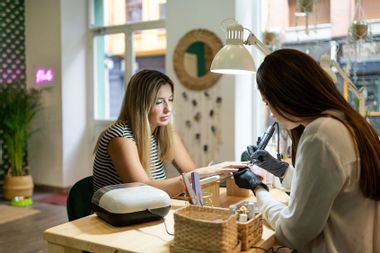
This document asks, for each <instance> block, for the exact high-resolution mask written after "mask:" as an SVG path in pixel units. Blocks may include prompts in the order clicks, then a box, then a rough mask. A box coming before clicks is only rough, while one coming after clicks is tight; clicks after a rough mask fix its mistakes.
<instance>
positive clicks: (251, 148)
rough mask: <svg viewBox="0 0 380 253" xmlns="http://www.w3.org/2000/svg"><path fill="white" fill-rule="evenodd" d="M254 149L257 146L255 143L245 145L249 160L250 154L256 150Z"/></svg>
mask: <svg viewBox="0 0 380 253" xmlns="http://www.w3.org/2000/svg"><path fill="white" fill-rule="evenodd" d="M256 150H257V146H256V145H251V146H248V147H247V153H248V155H249V157H250V160H252V156H253V154H254V153H255V152H256Z"/></svg>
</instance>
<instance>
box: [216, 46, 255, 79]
mask: <svg viewBox="0 0 380 253" xmlns="http://www.w3.org/2000/svg"><path fill="white" fill-rule="evenodd" d="M210 71H211V72H214V73H219V74H252V73H255V72H256V65H255V63H254V61H253V59H252V56H251V54H250V53H249V51H248V50H247V49H246V48H245V46H244V45H231V44H227V45H225V46H224V47H223V48H222V49H220V50H219V52H218V53H217V54H216V55H215V57H214V59H213V61H212V63H211V68H210Z"/></svg>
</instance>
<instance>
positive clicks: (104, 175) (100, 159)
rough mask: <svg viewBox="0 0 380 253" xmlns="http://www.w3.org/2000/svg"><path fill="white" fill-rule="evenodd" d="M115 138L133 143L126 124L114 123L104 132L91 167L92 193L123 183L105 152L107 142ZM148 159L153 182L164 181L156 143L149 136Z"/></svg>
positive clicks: (163, 170) (130, 132) (164, 177)
mask: <svg viewBox="0 0 380 253" xmlns="http://www.w3.org/2000/svg"><path fill="white" fill-rule="evenodd" d="M116 137H125V138H128V139H131V140H133V141H135V139H134V137H133V132H132V130H131V129H130V128H129V127H128V125H127V123H126V122H116V123H115V124H113V125H112V126H111V127H109V128H108V129H107V130H106V132H105V133H104V135H103V136H102V137H101V139H100V142H99V147H98V148H97V150H96V154H95V160H94V166H93V176H94V191H96V190H98V189H99V188H101V187H103V186H107V185H114V184H122V183H123V182H122V180H121V178H120V177H119V175H118V174H117V172H116V170H115V169H114V166H113V163H112V160H111V157H110V156H109V154H108V152H107V148H108V144H109V142H110V141H111V140H112V139H113V138H116ZM150 159H151V166H150V173H151V177H152V178H153V180H163V179H166V173H165V169H164V165H163V162H162V161H161V160H160V156H159V148H158V143H157V140H156V138H155V136H153V135H152V136H151V148H150Z"/></svg>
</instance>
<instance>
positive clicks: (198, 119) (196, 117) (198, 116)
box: [194, 112, 202, 122]
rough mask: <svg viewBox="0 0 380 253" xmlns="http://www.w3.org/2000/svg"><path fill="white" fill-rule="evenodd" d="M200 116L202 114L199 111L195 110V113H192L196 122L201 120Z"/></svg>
mask: <svg viewBox="0 0 380 253" xmlns="http://www.w3.org/2000/svg"><path fill="white" fill-rule="evenodd" d="M201 118H202V115H201V113H200V112H197V113H196V114H195V115H194V120H195V121H196V122H199V121H200V120H201Z"/></svg>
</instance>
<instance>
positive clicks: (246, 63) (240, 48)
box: [210, 21, 270, 74]
mask: <svg viewBox="0 0 380 253" xmlns="http://www.w3.org/2000/svg"><path fill="white" fill-rule="evenodd" d="M244 30H247V31H249V36H248V38H247V40H245V41H243V35H244ZM226 37H227V39H226V45H225V46H224V47H223V48H222V49H220V50H219V52H218V53H217V54H216V55H215V57H214V59H213V61H212V63H211V68H210V71H211V72H214V73H219V74H253V73H255V72H256V64H255V62H254V61H253V58H252V56H251V54H250V53H249V51H248V50H247V49H246V48H245V46H244V45H254V46H256V47H257V48H258V49H259V50H260V51H261V52H262V53H263V54H264V55H268V54H269V53H270V51H269V49H268V48H267V47H266V46H265V44H264V43H262V42H261V41H260V40H259V39H257V37H256V36H255V35H254V34H253V32H251V31H250V30H249V29H247V28H244V27H243V26H242V25H240V24H239V23H238V22H236V21H234V22H233V23H232V24H230V25H228V26H227V32H226Z"/></svg>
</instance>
